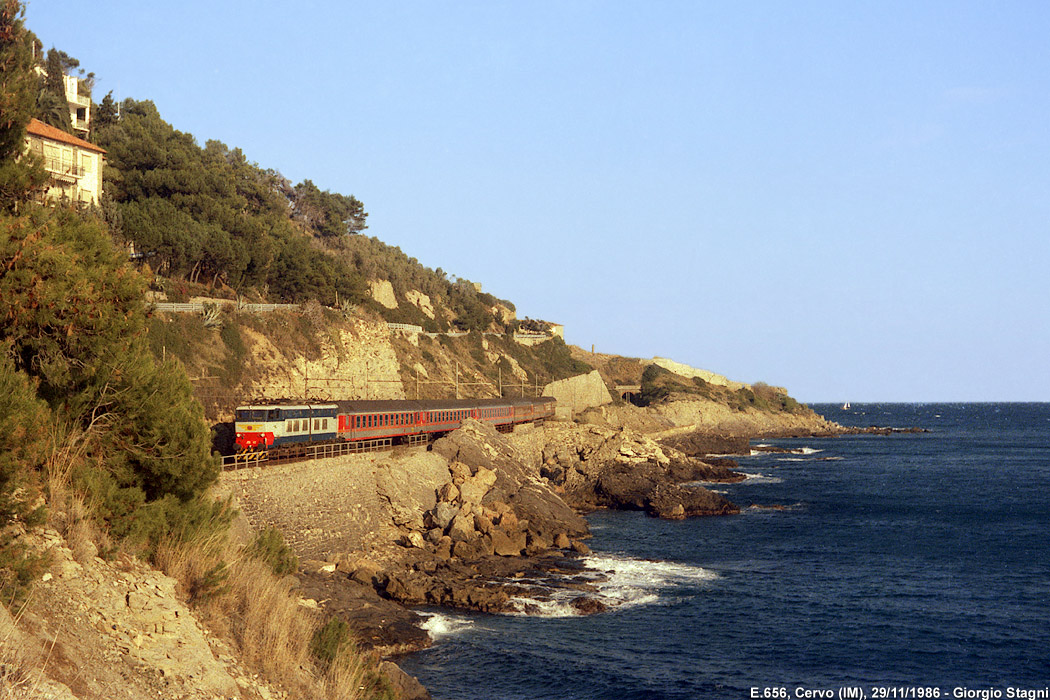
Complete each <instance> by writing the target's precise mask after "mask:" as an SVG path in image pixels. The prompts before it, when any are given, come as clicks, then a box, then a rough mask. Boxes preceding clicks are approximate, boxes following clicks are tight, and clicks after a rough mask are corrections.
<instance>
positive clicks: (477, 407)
mask: <svg viewBox="0 0 1050 700" xmlns="http://www.w3.org/2000/svg"><path fill="white" fill-rule="evenodd" d="M554 404H555V400H554V399H553V398H551V397H549V396H541V397H538V398H534V399H524V398H522V399H446V400H421V401H399V400H386V401H333V402H329V403H291V402H287V403H286V402H276V403H269V404H259V405H247V406H238V407H237V410H236V413H235V430H236V433H237V437H236V440H235V442H236V446H237V452H238V453H241V454H244V453H255V452H262V451H268V450H273V449H277V448H283V447H295V446H304V445H313V444H323V443H356V444H359V445H361V446H369V447H370V446H381V445H392V444H395V443H407V444H421V443H423V442H426V441H427V440H429V439H430V438H431V437H435V436H440V435H442V434H445V433H449V432H452V431H453V430H455V429H456V428H459V427H460V426H461V425H463V421H465V420H467V419H468V418H473V419H474V420H477V421H480V422H482V423H489V424H491V425H494V426H495V427H496V429H497V430H500V431H503V432H509V431H511V430H513V429H514V426H515V425H517V424H519V423H531V422H534V421H542V420H545V419H547V418H552V417H553V416H554Z"/></svg>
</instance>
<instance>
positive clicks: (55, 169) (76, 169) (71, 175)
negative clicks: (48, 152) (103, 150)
mask: <svg viewBox="0 0 1050 700" xmlns="http://www.w3.org/2000/svg"><path fill="white" fill-rule="evenodd" d="M44 170H47V171H48V172H49V173H51V176H52V177H54V178H56V179H59V180H68V181H69V182H76V181H77V180H78V179H79V178H82V177H84V174H85V173H86V171H85V170H84V168H82V167H80V166H77V165H73V164H71V163H69V162H68V161H61V160H59V159H57V158H45V159H44Z"/></svg>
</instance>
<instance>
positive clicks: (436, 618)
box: [419, 611, 474, 639]
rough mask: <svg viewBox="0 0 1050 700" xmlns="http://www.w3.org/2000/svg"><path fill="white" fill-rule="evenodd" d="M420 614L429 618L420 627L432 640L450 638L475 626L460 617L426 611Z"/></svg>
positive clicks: (466, 618)
mask: <svg viewBox="0 0 1050 700" xmlns="http://www.w3.org/2000/svg"><path fill="white" fill-rule="evenodd" d="M419 614H420V615H423V616H424V617H426V618H427V619H426V620H424V621H423V622H422V623H421V624H420V625H419V626H420V627H422V628H423V629H425V630H426V631H427V634H429V635H430V638H431V639H438V638H440V637H448V636H451V635H455V634H459V633H461V632H466V631H469V630H470V629H471V628H472V627H473V626H474V621H473V620H471V619H470V618H468V617H462V616H459V615H449V614H447V613H441V612H425V611H420V613H419Z"/></svg>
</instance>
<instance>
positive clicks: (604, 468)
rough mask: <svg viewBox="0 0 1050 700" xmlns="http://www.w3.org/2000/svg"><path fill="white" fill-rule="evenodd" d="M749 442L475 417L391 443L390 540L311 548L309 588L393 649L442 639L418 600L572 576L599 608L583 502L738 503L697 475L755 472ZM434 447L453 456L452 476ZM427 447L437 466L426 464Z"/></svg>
mask: <svg viewBox="0 0 1050 700" xmlns="http://www.w3.org/2000/svg"><path fill="white" fill-rule="evenodd" d="M818 427H819V428H820V430H819V431H817V430H814V431H811V432H810V433H809V434H811V435H815V434H818V432H819V434H824V432H825V431H824V428H825V424H823V423H821V424H820V425H819V426H818ZM750 449H751V448H750V439H749V438H748V437H747V436H742V435H732V434H713V433H710V432H705V431H702V430H685V431H683V430H671V431H664V432H662V433H660V432H658V433H653V434H650V435H645V434H641V433H638V432H635V431H633V430H630V429H627V428H622V427H621V428H612V427H606V426H602V425H594V424H583V425H581V424H576V423H567V422H551V423H547V424H545V425H540V426H528V427H525V428H524V429H521V428H519V430H518V431H517V432H515V433H513V434H509V435H505V434H502V433H498V432H497V431H496V430H495V429H494V428H493V427H492V426H488V425H484V424H481V423H478V422H475V421H467V423H466V424H465V425H464V426H463V427H462V428H461V429H460V430H457V431H455V432H453V433H451V434H449V435H447V436H445V437H444V438H442V439H440V440H438V441H437V442H435V443H434V444H433V445H432V446H431V448H430V449H429V451H427V452H423V451H422V450H418V451H416V454H411V451H406V452H404V453H402V454H400V455H391V457H390V459H391V460H394V461H396V462H397V466H396V467H388V466H385V465H383V464H382V463H381V464H380V466H379V467H377V468H376V469H375V473H376V474H377V477H376V478H377V484H379V486H378V488H379V490H380V491H381V492H382V495H383V496H384V499H385V500H384V502H383V507H384V508H385V509H386V511H387V512H388V513H389V517H390V518H391V519H392V523H393V525H394V528H393V529H392V530H391V532H390V535H389V539H390V541H389V542H388V544H387V545H386V546H376V545H375V544H374V543H372V544H371V545H370V546H368V547H362V548H361V549H358V550H351V551H346V552H342V553H335V554H332V555H330V556H325V557H324V558H323V560H309V561H306V562H304V566H303V570H302V571H301V573H300V576H299V579H300V583H299V594H300V596H301V597H302V598H303V599H304V603H305V604H307V605H311V606H312V605H316V606H318V607H319V608H322V609H323V610H324V611H325V612H326V613H327V614H330V615H338V616H340V617H341V618H343V619H345V620H346V621H347V622H349V623H350V624H351V626H352V627H353V628H354V629H355V630H356V631H357V633H358V637H359V639H360V641H361V643H362V644H364V645H365V646H368V647H372V648H374V649H376V650H377V651H378V652H379V653H381V654H383V655H384V656H396V655H399V654H404V653H409V652H413V651H418V650H420V649H423V648H426V647H427V646H429V644H430V643H431V640H430V638H429V636H428V635H427V633H426V631H425V630H424V629H422V628H421V623H422V622H423V621H424V618H423V617H422V616H420V615H419V614H418V613H416V612H414V611H413V608H417V607H440V608H448V609H456V610H466V611H477V612H487V613H514V614H529V613H530V612H534V610H533V609H532V607H530V605H532V604H531V603H529V602H528V601H537V600H539V601H542V600H544V599H545V597H549V596H550V595H551V589H552V587H553V588H557V587H564V588H572V589H573V591H574V595H573V596H572V598H571V600H572V603H571V606H572V608H573V610H574V611H575V612H576V613H577V614H591V613H599V612H602V611H604V610H606V609H607V605H606V603H605V602H603V601H602V600H601V597H600V596H598V595H595V594H594V593H595V590H596V588H595V585H596V583H597V582H598V581H600V574H596V572H593V571H589V570H586V568H585V557H586V555H587V554H589V548H588V547H587V544H586V542H585V540H586V539H588V538H589V537H590V533H589V530H588V527H587V522H586V520H584V518H583V517H582V515H583V514H586V513H589V512H592V511H595V510H598V509H606V508H608V509H629V510H638V511H642V512H645V513H646V514H648V515H650V516H652V517H660V518H668V519H683V518H690V517H699V516H708V515H731V514H735V513H739V512H740V508H739V506H737V505H736V504H734V503H731V502H730V501H728V500H727V499H726V498H724V497H723V496H721V495H720V494H717V493H715V492H713V491H711V490H709V489H707V488H704V487H703V486H702V485H701V484H699V483H697V482H705V483H706V482H725V483H729V482H737V481H741V480H743V479H744V478H746V477H745V476H744V475H742V474H740V473H739V472H737V471H734V468H735V467H737V466H738V465H737V463H736V462H735V461H734V460H733V459H732V458H731V456H730V455H734V454H745V455H746V454H749V453H750ZM435 455H437V456H439V457H440V458H441V459H442V460H443V461H444V462H445V463H447V474H445V475H444V476H441V475H440V474H439V472H441V471H442V470H441V469H436V468H435V467H434V466H433V464H432V461H433V460H434V459H435ZM424 460H430V462H429V463H428V466H427V468H426V469H423V468H422V467H419V468H417V467H416V466H414V465H417V464H422V463H423V461H424ZM424 472H425V473H426V474H427V476H426V477H425V478H424V477H423V474H424ZM391 475H398V476H391ZM420 479H422V480H424V481H427V485H428V486H430V487H432V493H433V496H432V497H431V498H429V499H428V498H426V497H424V496H425V495H424V496H418V495H417V497H415V498H412V497H410V496H409V495H408V494H409V492H411V491H412V488H409V483H408V482H411V481H413V480H420ZM391 480H392V483H390V482H391ZM403 481H404V483H402V482H403ZM412 486H413V488H415V490H416V492H417V494H418V493H419V492H420V490H421V489H422V485H421V484H420V483H415V484H413V485H412ZM537 582H542V583H537Z"/></svg>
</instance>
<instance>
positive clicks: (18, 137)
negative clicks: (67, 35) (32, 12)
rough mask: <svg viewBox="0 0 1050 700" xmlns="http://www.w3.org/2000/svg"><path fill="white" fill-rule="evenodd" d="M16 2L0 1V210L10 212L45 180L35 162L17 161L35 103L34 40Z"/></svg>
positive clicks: (41, 169)
mask: <svg viewBox="0 0 1050 700" xmlns="http://www.w3.org/2000/svg"><path fill="white" fill-rule="evenodd" d="M23 15H24V12H23V9H22V6H21V4H20V3H19V2H18V1H17V0H0V209H3V210H7V211H13V210H15V209H16V208H17V207H18V206H19V204H20V203H22V202H24V201H26V200H28V199H29V198H30V197H31V196H32V193H33V192H34V191H35V190H36V189H38V188H39V187H40V186H41V185H42V184H43V183H44V182H45V180H46V179H47V173H45V172H44V170H43V167H42V166H41V164H40V163H39V162H37V160H36V159H33V158H21V159H20V158H19V156H21V155H22V151H23V150H24V148H25V135H26V125H27V124H28V123H29V119H30V118H31V117H32V114H33V108H34V105H35V101H36V93H37V89H38V88H37V78H36V76H35V75H33V43H32V42H33V39H32V36H31V35H30V33H29V32H28V31H26V28H25V25H24V23H23Z"/></svg>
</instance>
